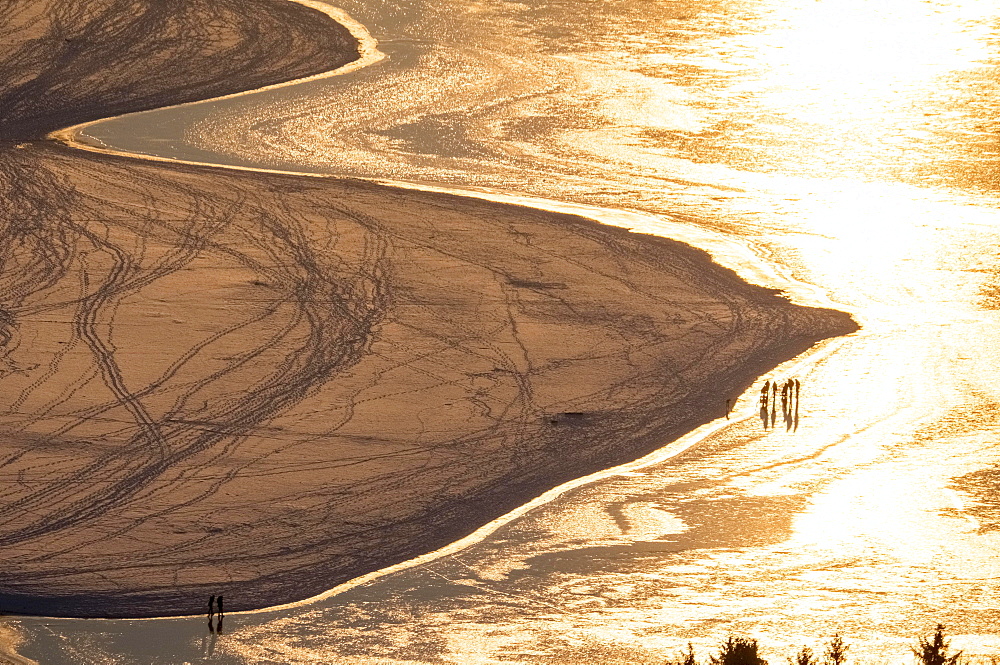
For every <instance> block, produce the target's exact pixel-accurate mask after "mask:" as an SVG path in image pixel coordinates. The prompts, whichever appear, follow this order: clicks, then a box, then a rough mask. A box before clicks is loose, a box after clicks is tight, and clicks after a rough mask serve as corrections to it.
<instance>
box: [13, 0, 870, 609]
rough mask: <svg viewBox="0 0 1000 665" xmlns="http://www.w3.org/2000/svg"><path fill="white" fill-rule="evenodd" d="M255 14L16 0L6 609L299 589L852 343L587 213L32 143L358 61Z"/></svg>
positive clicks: (290, 596) (835, 322)
mask: <svg viewBox="0 0 1000 665" xmlns="http://www.w3.org/2000/svg"><path fill="white" fill-rule="evenodd" d="M249 4H250V3H248V2H240V1H237V0H178V1H177V2H171V3H162V2H159V1H158V0H94V1H92V2H88V3H79V2H76V1H75V0H16V1H15V2H14V9H13V10H12V12H11V14H10V16H11V17H12V18H11V19H10V20H9V21H8V22H7V23H5V24H4V26H3V27H2V28H0V34H2V35H3V39H0V45H2V46H0V51H2V53H0V62H3V63H4V65H3V66H5V67H6V68H7V70H6V72H5V74H6V76H4V77H3V78H0V81H2V83H0V109H3V112H4V117H5V119H8V120H9V121H7V122H5V124H4V126H3V130H2V134H3V136H2V138H3V140H4V143H3V144H2V145H3V148H2V149H0V194H2V201H3V206H2V209H0V344H2V347H0V386H2V390H0V460H2V462H0V479H2V480H3V484H2V485H0V487H2V490H0V547H2V548H3V552H4V566H3V568H2V570H0V607H2V608H3V609H4V610H5V611H7V612H18V613H27V614H46V615H59V616H156V615H172V614H187V613H197V612H201V611H202V609H203V608H204V606H205V604H206V598H207V596H208V595H210V594H220V593H223V594H225V597H226V606H227V608H228V609H230V610H239V609H250V608H255V607H262V606H267V605H274V604H278V603H282V602H288V601H292V600H296V599H299V598H304V597H307V596H310V595H313V594H315V593H317V592H320V591H322V590H324V589H327V588H330V587H332V586H334V585H336V584H337V583H339V582H342V581H344V580H347V579H350V578H353V577H355V576H357V575H359V574H361V573H364V572H368V571H371V570H375V569H378V568H380V567H383V566H385V565H388V564H391V563H395V562H398V561H402V560H405V559H408V558H410V557H412V556H415V555H418V554H421V553H423V552H426V551H429V550H432V549H434V548H436V547H439V546H441V545H443V544H445V543H447V542H450V541H452V540H454V539H456V538H458V537H460V536H462V535H464V534H467V533H469V532H471V531H472V530H474V529H475V528H476V527H477V526H479V525H481V524H483V523H485V522H487V521H489V520H490V519H492V518H494V517H496V516H498V515H500V514H503V513H504V512H506V511H508V510H510V509H512V508H514V507H515V506H517V505H519V504H521V503H523V502H525V501H526V500H528V499H530V498H531V497H534V496H537V495H538V494H540V493H541V492H543V491H545V490H546V489H548V488H550V487H553V486H555V485H557V484H559V483H561V482H563V481H566V480H569V479H571V478H574V477H579V476H581V475H584V474H587V473H590V472H593V471H595V470H598V469H601V468H604V467H607V466H610V465H613V464H617V463H621V462H624V461H627V460H629V459H634V458H635V457H638V456H640V455H642V454H644V453H646V452H649V451H650V450H653V449H655V448H657V447H658V446H660V445H662V444H663V443H665V442H666V441H669V440H670V439H671V438H674V437H676V436H678V435H680V434H681V433H683V432H685V431H687V430H689V429H691V428H692V427H694V426H696V425H698V424H700V423H703V422H706V421H708V420H711V419H714V418H717V417H719V416H720V415H721V414H722V408H723V403H724V400H725V399H726V398H727V397H731V396H735V395H737V394H739V393H740V392H741V391H742V390H743V389H744V388H745V387H746V386H747V385H749V384H750V382H752V381H753V379H754V378H755V377H756V376H758V375H760V374H761V373H763V372H765V371H767V370H768V369H770V368H772V367H774V366H775V365H777V364H778V363H780V362H781V361H784V360H786V359H788V358H791V357H793V356H794V355H797V354H798V353H800V352H802V351H804V350H806V349H808V348H809V347H811V346H812V345H814V344H815V343H816V342H817V341H819V340H822V339H824V338H828V337H830V336H834V335H840V334H846V333H849V332H851V331H853V330H855V329H856V326H855V324H854V323H853V321H852V320H851V319H850V317H848V316H847V315H846V314H843V313H840V312H835V311H832V310H824V309H815V308H805V307H799V306H795V305H793V304H791V303H790V302H788V301H787V300H786V299H785V298H783V297H781V295H780V294H778V293H776V292H774V291H773V290H769V289H764V288H761V287H757V286H753V285H749V284H747V283H745V282H743V281H742V280H740V279H739V278H738V277H737V276H736V275H735V274H734V273H732V272H731V271H728V270H726V269H723V268H721V267H719V266H717V265H716V264H714V263H712V261H711V260H710V258H709V257H708V255H707V254H705V253H704V252H702V251H700V250H697V249H693V248H691V247H689V246H686V245H683V244H681V243H678V242H674V241H670V240H666V239H662V238H655V237H650V236H641V235H638V234H633V233H629V232H627V231H624V230H621V229H616V228H611V227H607V226H603V225H600V224H597V223H595V222H593V221H590V220H587V219H583V218H580V217H575V216H570V215H561V214H557V213H552V212H544V211H539V210H535V209H531V208H524V207H517V206H510V205H501V204H496V203H490V202H486V201H479V200H473V199H468V198H463V197H458V196H452V195H447V194H440V193H429V192H416V191H405V190H399V189H393V188H389V187H384V186H380V185H376V184H372V183H365V182H357V181H349V180H336V179H318V178H302V177H297V176H293V175H282V174H270V173H254V172H246V171H243V172H237V171H227V170H224V169H218V168H211V167H199V166H192V165H173V166H165V165H163V164H157V163H152V162H148V161H144V160H141V159H133V158H128V157H118V156H111V155H100V154H93V153H86V152H81V151H75V150H72V149H70V148H66V147H65V146H61V145H58V144H55V143H51V142H43V141H38V140H35V139H37V137H39V136H42V135H44V134H45V133H47V132H49V131H52V130H54V129H57V128H59V127H63V126H68V125H72V124H76V123H78V122H83V121H85V120H88V119H93V118H96V117H100V116H107V115H112V114H116V113H122V112H128V111H133V110H139V109H142V108H149V107H151V106H157V105H162V104H173V103H177V102H180V101H184V100H190V99H196V98H199V97H208V96H214V95H220V94H228V93H232V92H237V91H239V90H244V89H250V88H254V87H257V86H261V85H268V84H272V83H275V82H278V81H281V80H286V79H289V78H297V77H300V76H306V75H309V74H314V73H318V72H319V71H323V70H326V69H329V68H331V67H335V66H338V65H340V64H343V63H344V62H348V61H350V60H351V59H353V58H354V57H356V50H355V47H354V45H353V43H352V42H351V41H350V40H349V39H348V36H347V35H346V31H338V29H337V27H336V26H335V25H332V24H331V23H330V21H329V19H328V18H327V17H325V16H322V15H321V14H320V13H319V12H316V11H313V10H310V9H308V8H305V7H303V6H301V5H298V4H294V3H289V2H287V1H286V0H254V2H253V3H252V4H253V9H252V11H249V10H248V8H247V5H249ZM39 45H43V46H44V48H39Z"/></svg>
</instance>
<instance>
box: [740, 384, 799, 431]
mask: <svg viewBox="0 0 1000 665" xmlns="http://www.w3.org/2000/svg"><path fill="white" fill-rule="evenodd" d="M779 386H780V388H779ZM801 391H802V382H801V381H799V380H798V379H788V380H786V381H785V382H784V383H778V382H777V381H772V380H770V379H767V380H766V381H764V385H763V386H762V387H761V389H760V420H761V422H762V423H764V429H773V428H774V427H775V425H776V424H777V422H778V403H779V401H780V403H781V416H782V418H783V419H784V421H785V430H786V431H796V430H798V429H799V393H800V392H801ZM732 407H733V400H731V399H727V400H726V420H729V413H730V411H731V410H732Z"/></svg>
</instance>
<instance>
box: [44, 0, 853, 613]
mask: <svg viewBox="0 0 1000 665" xmlns="http://www.w3.org/2000/svg"><path fill="white" fill-rule="evenodd" d="M291 1H292V2H296V3H298V4H301V5H305V6H308V7H311V8H313V9H319V8H320V7H324V8H325V9H331V8H329V7H328V6H326V5H321V4H320V3H315V2H311V0H291ZM320 11H324V10H322V9H321V10H320ZM331 11H333V10H332V9H331ZM331 11H324V13H326V14H328V15H330V16H331V18H332V19H334V20H337V18H336V16H334V15H333V14H332V13H331ZM352 34H353V33H352ZM369 53H370V58H371V59H370V60H368V61H366V60H365V56H364V55H362V57H361V58H359V59H358V60H357V61H354V62H352V63H350V64H349V65H346V66H345V67H347V68H349V69H347V70H346V71H353V70H354V69H356V68H358V67H361V66H365V64H371V63H372V62H377V61H378V59H380V58H381V56H380V55H378V51H377V49H376V48H374V44H373V45H372V50H370V51H369ZM346 71H345V70H344V68H338V69H335V70H331V71H329V72H325V73H321V74H316V75H313V76H309V77H305V78H300V79H295V80H292V81H288V82H285V83H278V84H273V85H271V86H266V87H265V88H259V89H254V90H247V91H243V92H238V93H233V94H230V95H224V96H221V97H216V98H211V99H205V100H199V101H195V102H187V103H184V104H179V105H176V106H177V107H180V106H188V105H192V104H204V103H211V102H213V101H216V100H218V99H225V98H232V97H238V96H244V95H248V94H252V93H254V92H258V91H260V90H262V89H273V88H277V87H284V86H288V85H294V84H296V83H299V82H302V81H304V80H312V79H315V78H325V77H328V76H335V75H338V74H342V73H346ZM162 108H171V107H162ZM138 113H141V112H138ZM126 115H133V114H131V113H130V114H126ZM118 117H120V116H118ZM102 121H103V120H96V121H90V122H86V123H81V124H79V125H74V126H72V127H68V128H65V129H62V130H56V131H54V132H52V133H50V134H49V137H50V138H52V139H53V140H55V141H57V142H59V143H61V144H63V145H66V146H68V147H72V148H75V149H82V150H87V151H91V152H95V153H101V154H110V155H114V156H118V157H128V158H132V159H137V160H143V161H151V162H167V163H174V164H186V165H189V166H198V167H217V168H222V169H228V170H245V171H250V172H254V173H273V174H281V175H295V176H301V175H308V176H311V177H315V178H322V179H328V180H335V179H337V178H336V176H329V175H322V174H307V173H303V174H296V173H290V172H288V171H280V170H275V171H271V170H267V169H254V168H240V167H232V166H227V165H224V164H205V163H201V162H183V161H179V160H173V159H168V158H157V157H154V156H148V155H142V154H134V153H126V152H118V151H114V150H112V149H108V148H106V147H103V148H102V147H100V146H93V145H88V144H86V143H80V142H79V141H77V140H76V135H77V134H78V133H79V132H80V131H81V130H82V128H84V127H86V126H88V125H92V124H96V123H99V122H102ZM379 184H382V185H385V186H390V187H397V188H401V189H406V188H415V189H419V190H421V191H429V192H440V193H446V194H450V195H453V196H466V197H472V198H485V199H488V200H491V201H495V202H496V201H500V198H499V197H502V196H505V195H502V194H501V195H494V194H487V193H476V192H469V191H463V190H459V189H451V188H447V189H446V188H430V187H421V186H419V185H410V184H408V183H393V182H381V183H379ZM512 198H514V197H512ZM518 198H520V200H521V201H522V202H521V203H518V202H517V201H516V200H509V201H504V202H505V203H507V204H508V205H510V204H513V205H522V206H524V205H529V206H530V199H527V198H523V197H518ZM551 205H552V207H551V208H549V209H550V210H559V205H560V204H559V203H558V202H552V204H551ZM572 208H573V214H575V215H581V214H585V211H582V210H581V206H572ZM560 211H561V212H569V210H567V209H565V208H564V209H562V210H560ZM591 219H597V221H601V220H600V218H599V217H591ZM833 348H835V345H834V344H829V343H828V344H824V345H823V347H822V348H821V349H820V350H818V351H815V352H810V353H808V354H806V355H807V356H808V357H812V356H814V355H815V353H824V354H825V353H827V352H830V350H831V349H833ZM798 358H799V359H801V358H802V356H798ZM751 416H752V411H751V412H749V413H747V414H745V417H751ZM713 422H714V425H713V423H709V425H703V426H702V427H700V428H699V429H696V430H694V431H693V432H690V433H688V434H687V435H685V436H683V437H681V438H680V439H677V440H676V441H675V442H674V444H671V445H668V446H666V447H665V448H662V449H660V450H657V451H656V452H654V453H651V454H649V455H646V456H645V457H643V458H641V459H639V460H636V461H633V462H628V463H626V464H624V465H621V466H617V467H613V468H611V469H605V470H603V471H599V472H597V473H594V474H591V475H588V476H584V477H581V478H577V479H575V480H571V481H569V482H566V483H563V484H561V485H559V486H557V487H555V488H553V489H550V490H548V491H547V492H545V493H544V494H542V495H541V496H538V497H537V498H535V499H533V500H532V501H529V502H528V503H525V504H523V505H521V506H520V507H518V508H516V509H515V510H513V511H511V512H508V513H506V514H504V515H502V516H501V517H498V518H496V519H494V520H492V521H490V522H489V523H487V524H486V525H483V526H481V527H479V529H477V530H476V531H474V532H473V533H471V534H469V535H467V536H465V537H464V538H462V539H460V540H457V541H454V542H452V543H451V544H449V545H446V546H444V547H443V548H440V549H437V550H435V551H433V552H430V553H427V554H424V555H420V556H418V557H416V558H413V559H409V560H407V561H404V562H401V563H398V564H395V565H392V566H389V567H386V568H382V569H379V570H376V571H373V572H371V573H368V574H366V575H363V576H360V577H356V578H354V579H352V580H349V581H347V582H344V583H341V584H339V585H337V586H335V587H333V588H332V589H330V590H328V591H325V592H323V593H321V594H318V595H316V596H312V597H310V598H307V599H304V600H301V601H296V602H292V603H285V604H281V605H274V606H269V607H264V608H261V609H254V610H246V611H245V612H247V613H264V612H271V611H280V610H283V609H288V608H293V607H300V606H302V605H306V604H309V603H311V602H316V601H317V600H321V599H324V598H329V597H330V596H333V595H336V594H338V593H341V592H343V591H345V590H347V589H349V588H353V587H355V586H358V585H359V584H363V583H365V582H368V581H370V580H372V579H375V578H377V577H381V576H384V575H386V574H390V573H392V572H396V571H397V570H401V569H404V568H409V567H412V566H414V565H419V564H420V563H423V562H425V561H428V560H431V559H433V558H437V557H440V556H442V555H446V554H448V553H451V552H453V551H456V550H457V549H461V548H463V547H465V546H467V545H469V544H470V543H472V542H476V541H478V540H481V539H482V538H483V537H485V536H486V535H488V534H489V533H492V532H493V531H495V530H496V529H497V528H499V527H500V526H502V525H503V524H506V523H509V522H510V521H511V520H513V519H515V518H516V517H518V516H520V515H522V514H524V513H525V512H527V511H529V510H531V509H532V508H534V507H537V506H538V505H542V504H544V503H547V502H549V501H551V500H552V499H553V498H555V497H556V496H559V495H561V494H563V493H565V492H566V491H569V490H571V489H573V488H575V487H578V486H581V485H584V484H587V483H590V482H593V481H594V480H597V479H598V478H600V477H606V476H610V475H615V474H617V473H622V472H624V471H627V470H632V469H635V468H641V467H642V466H645V465H648V464H651V463H655V462H658V461H662V460H663V459H667V458H669V457H671V456H673V455H676V454H678V453H679V452H681V451H682V450H684V449H687V448H688V447H690V446H691V445H694V444H695V443H697V441H698V440H700V439H701V438H703V437H704V436H706V435H707V434H709V433H711V432H712V431H715V429H714V428H717V427H720V426H722V425H723V424H724V423H719V421H713ZM703 430H704V431H703ZM236 613H237V612H231V614H236ZM240 613H243V612H240ZM32 616H34V615H32ZM173 616H174V615H164V616H159V617H144V618H146V619H150V620H151V619H159V618H168V617H173ZM61 618H67V617H61ZM107 620H118V619H107ZM127 620H135V618H128V619H127Z"/></svg>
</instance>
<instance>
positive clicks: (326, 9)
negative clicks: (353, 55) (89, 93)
mask: <svg viewBox="0 0 1000 665" xmlns="http://www.w3.org/2000/svg"><path fill="white" fill-rule="evenodd" d="M287 1H288V2H291V3H294V4H297V5H301V6H303V7H308V8H309V9H314V10H316V11H318V12H320V13H322V14H325V15H327V16H328V17H330V19H331V20H332V21H333V22H334V23H336V24H337V25H339V26H340V27H342V28H345V29H346V30H347V31H348V32H349V33H350V34H351V36H352V37H354V39H355V40H357V45H358V57H357V59H355V60H353V61H351V62H349V63H347V64H345V65H341V66H340V67H336V68H334V69H330V70H327V71H323V72H319V73H317V74H310V75H309V76H302V77H299V78H294V79H289V80H287V81H281V82H279V83H272V84H270V85H265V86H263V87H260V88H253V89H250V90H241V91H239V92H232V93H228V94H225V95H218V96H215V97H208V98H206V99H197V100H194V101H190V102H181V103H179V104H169V105H167V106H158V107H156V108H153V109H144V110H141V111H130V112H128V113H122V114H120V115H113V116H108V117H106V118H98V119H97V120H88V121H86V122H81V123H78V124H76V125H71V126H69V127H64V128H62V129H57V130H54V131H52V132H49V133H48V134H47V135H46V137H45V138H46V139H48V140H52V141H56V142H57V143H61V144H63V145H66V146H69V147H72V148H76V149H79V150H91V151H93V152H99V153H103V154H110V155H120V156H125V157H134V158H137V159H150V160H154V161H166V162H170V161H175V162H177V163H188V164H202V162H181V161H179V160H170V159H166V158H160V157H156V156H154V155H143V154H138V153H131V152H124V151H119V150H115V149H113V148H110V147H108V146H101V145H95V144H93V143H88V142H87V141H85V140H83V139H82V138H81V134H82V133H83V131H84V130H85V129H86V128H87V127H90V126H92V125H97V124H100V123H102V122H106V121H108V120H114V119H116V118H125V117H133V116H137V115H142V114H143V113H148V112H150V111H164V110H168V109H181V108H187V107H191V106H199V105H201V104H211V103H213V102H219V101H222V100H225V99H236V98H239V97H245V96H247V95H252V94H256V93H259V92H266V91H268V90H278V89H279V88H287V87H288V86H292V85H298V84H300V83H306V82H308V81H316V80H320V79H325V78H331V77H334V76H343V75H344V74H349V73H351V72H353V71H356V70H358V69H361V68H362V67H368V66H369V65H373V64H375V63H376V62H379V61H380V60H383V59H384V58H385V57H386V55H385V53H383V52H381V51H379V50H378V41H377V40H376V39H375V38H374V37H373V36H372V34H371V33H370V32H368V30H367V28H365V26H364V25H362V24H361V23H359V22H358V21H355V20H354V19H353V18H352V17H351V16H350V15H349V14H348V13H347V12H345V11H343V10H342V9H339V8H337V7H334V6H333V5H328V4H326V3H323V2H318V1H317V0H287ZM204 165H206V166H218V167H220V168H225V165H224V164H204ZM246 170H249V171H260V172H267V171H266V170H265V169H246Z"/></svg>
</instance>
